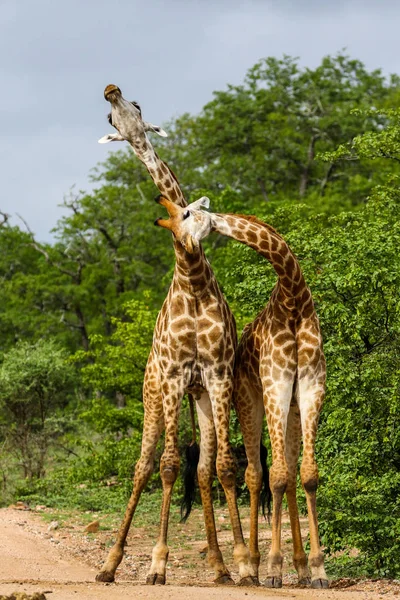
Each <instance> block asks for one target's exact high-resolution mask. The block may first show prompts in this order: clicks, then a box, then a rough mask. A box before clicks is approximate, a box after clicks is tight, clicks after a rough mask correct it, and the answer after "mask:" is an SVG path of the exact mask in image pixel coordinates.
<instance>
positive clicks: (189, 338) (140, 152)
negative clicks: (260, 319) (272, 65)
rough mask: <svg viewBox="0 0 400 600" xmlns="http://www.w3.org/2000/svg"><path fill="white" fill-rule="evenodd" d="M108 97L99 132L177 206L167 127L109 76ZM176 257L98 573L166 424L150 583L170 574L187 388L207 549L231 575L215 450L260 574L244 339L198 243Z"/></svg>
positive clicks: (106, 574) (242, 564)
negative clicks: (250, 534) (240, 363)
mask: <svg viewBox="0 0 400 600" xmlns="http://www.w3.org/2000/svg"><path fill="white" fill-rule="evenodd" d="M104 96H105V99H106V100H108V101H109V102H110V103H111V114H110V115H109V122H110V123H111V124H112V125H113V126H114V127H115V129H116V130H117V132H118V133H116V134H112V135H107V136H104V137H103V138H101V139H100V140H99V141H100V142H102V143H104V142H108V141H120V140H126V141H128V142H129V144H130V145H131V147H132V148H133V151H134V153H135V154H136V156H137V157H138V158H139V160H141V161H142V162H143V163H144V165H145V166H146V168H147V170H148V171H149V173H150V175H151V177H152V179H153V181H154V183H155V184H156V186H157V187H158V189H159V191H160V192H161V193H163V194H164V195H165V196H167V197H168V198H169V199H170V200H171V201H173V202H174V203H176V205H177V206H181V207H185V206H186V204H187V203H186V200H185V198H184V196H183V193H182V191H181V188H180V186H179V183H178V180H177V178H176V177H175V175H174V173H173V172H172V171H171V170H170V168H169V167H168V166H167V165H166V163H165V162H163V161H162V160H161V159H160V158H159V156H158V155H157V154H156V152H155V150H154V148H153V146H152V144H151V143H150V141H149V140H148V138H147V136H146V131H147V130H152V131H155V132H156V133H159V134H160V135H166V134H165V132H164V131H163V130H161V129H160V128H159V127H157V126H154V125H151V124H148V123H145V122H144V121H143V119H142V115H141V109H140V107H139V105H138V104H137V103H135V102H128V101H127V100H125V99H124V98H123V96H122V94H121V90H120V89H119V88H118V87H117V86H115V85H108V86H107V87H106V89H105V91H104ZM174 249H175V257H176V264H175V270H174V275H173V280H172V283H171V286H170V288H169V291H168V295H167V297H166V299H165V301H164V304H163V306H162V308H161V310H160V313H159V315H158V318H157V322H156V326H155V330H154V336H153V345H152V348H151V351H150V355H149V358H148V362H147V366H146V371H145V376H144V384H143V403H144V425H143V437H142V449H141V456H140V459H139V461H138V463H137V465H136V468H135V475H134V480H133V490H132V495H131V497H130V500H129V502H128V506H127V509H126V513H125V516H124V519H123V521H122V524H121V526H120V529H119V532H118V535H117V539H116V542H115V544H114V546H113V547H112V548H111V550H110V552H109V554H108V557H107V559H106V562H105V564H104V565H103V567H102V569H101V571H100V572H99V573H98V575H97V577H96V579H97V580H98V581H114V578H115V571H116V569H117V567H118V565H119V563H120V562H121V560H122V557H123V549H124V544H125V540H126V537H127V534H128V531H129V527H130V524H131V521H132V518H133V515H134V512H135V509H136V506H137V503H138V501H139V498H140V495H141V492H142V491H143V489H144V487H145V485H146V483H147V481H148V479H149V477H150V475H151V472H152V469H153V463H154V453H155V449H156V445H157V442H158V440H159V438H160V435H161V433H162V431H163V429H165V446H164V452H163V454H162V457H161V462H160V473H161V480H162V487H163V496H162V507H161V518H160V535H159V538H158V541H157V543H156V545H155V547H154V549H153V553H152V563H151V567H150V572H149V574H148V577H147V583H148V584H152V585H154V584H164V583H165V576H166V563H167V559H168V546H167V533H168V519H169V509H170V501H171V494H172V488H173V485H174V482H175V480H176V478H177V475H178V470H179V463H180V458H179V453H178V447H177V436H178V417H179V411H180V406H181V402H182V398H183V395H184V393H185V391H187V392H190V393H191V394H192V395H193V396H194V397H195V399H196V409H197V414H198V422H199V427H200V437H201V439H200V459H199V464H198V469H197V474H198V482H199V487H200V493H201V499H202V503H203V511H204V519H205V527H206V533H207V540H208V548H209V550H208V559H209V563H210V565H211V566H212V567H213V569H214V571H215V577H216V578H215V582H216V583H233V580H232V578H231V576H230V573H229V571H228V569H227V568H226V566H225V564H224V561H223V558H222V554H221V551H220V548H219V545H218V540H217V534H216V528H215V520H214V513H213V506H212V495H211V486H212V480H213V475H214V466H215V454H216V467H217V475H218V478H219V480H220V482H221V484H222V487H223V489H224V492H225V495H226V499H227V504H228V508H229V513H230V519H231V524H232V530H233V537H234V559H235V561H236V563H237V564H238V567H239V575H240V582H241V583H242V584H243V585H245V584H256V583H257V581H256V579H255V577H254V572H255V571H254V566H253V564H252V562H251V559H250V553H249V550H248V548H247V546H246V545H245V543H244V538H243V533H242V528H241V523H240V517H239V512H238V507H237V499H236V485H235V479H236V477H235V464H234V460H233V457H232V454H231V448H230V444H229V431H228V430H229V416H230V406H231V398H232V393H233V368H234V357H235V350H236V345H237V338H236V325H235V320H234V317H233V315H232V313H231V311H230V309H229V307H228V304H227V302H226V300H225V299H224V297H223V295H222V292H221V290H220V288H219V286H218V283H217V280H216V278H215V276H214V273H213V271H212V269H211V266H210V264H209V262H208V261H207V260H206V258H205V255H204V252H203V250H202V248H201V247H200V246H199V249H198V252H197V254H196V256H193V255H192V254H190V253H188V252H187V251H186V250H185V249H184V248H183V246H182V245H181V244H180V243H179V242H177V241H174Z"/></svg>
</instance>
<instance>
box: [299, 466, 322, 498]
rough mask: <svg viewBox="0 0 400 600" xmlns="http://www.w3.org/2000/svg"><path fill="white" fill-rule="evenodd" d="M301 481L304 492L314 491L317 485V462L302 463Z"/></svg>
mask: <svg viewBox="0 0 400 600" xmlns="http://www.w3.org/2000/svg"><path fill="white" fill-rule="evenodd" d="M300 475H301V483H302V484H303V487H304V489H305V491H306V492H310V493H312V492H315V491H316V490H317V487H318V467H317V463H315V462H314V463H309V464H302V465H301V469H300Z"/></svg>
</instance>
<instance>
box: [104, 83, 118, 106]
mask: <svg viewBox="0 0 400 600" xmlns="http://www.w3.org/2000/svg"><path fill="white" fill-rule="evenodd" d="M104 98H105V99H106V100H107V101H108V102H114V101H115V100H117V99H118V98H122V92H121V90H120V89H119V87H118V86H117V85H114V84H113V83H110V85H108V86H107V87H106V88H105V90H104Z"/></svg>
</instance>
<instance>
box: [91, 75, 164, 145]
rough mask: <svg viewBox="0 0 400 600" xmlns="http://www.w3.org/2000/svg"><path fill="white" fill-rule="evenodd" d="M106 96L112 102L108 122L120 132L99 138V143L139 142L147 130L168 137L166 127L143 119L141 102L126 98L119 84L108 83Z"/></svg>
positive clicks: (105, 91)
mask: <svg viewBox="0 0 400 600" xmlns="http://www.w3.org/2000/svg"><path fill="white" fill-rule="evenodd" d="M104 97H105V99H106V100H107V101H108V102H110V104H111V112H110V114H109V115H108V122H109V123H110V125H112V126H113V127H115V129H116V130H117V131H118V133H109V134H107V135H104V136H103V137H102V138H100V139H99V144H107V143H108V142H123V141H124V140H126V141H127V142H131V143H135V142H136V143H137V142H139V141H141V140H142V139H143V137H145V133H146V131H153V132H154V133H157V134H158V135H161V137H167V134H166V133H165V131H164V129H161V127H159V126H158V125H153V124H152V123H147V122H146V121H143V119H142V111H141V110H140V106H139V104H138V103H137V102H129V101H128V100H125V98H124V97H123V96H122V93H121V90H120V89H119V87H118V86H116V85H113V84H111V85H108V86H107V87H106V89H105V90H104Z"/></svg>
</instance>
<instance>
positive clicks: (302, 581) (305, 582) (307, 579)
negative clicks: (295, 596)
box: [299, 577, 311, 587]
mask: <svg viewBox="0 0 400 600" xmlns="http://www.w3.org/2000/svg"><path fill="white" fill-rule="evenodd" d="M310 583H311V577H303V578H302V579H299V585H301V586H302V587H306V586H309V585H310Z"/></svg>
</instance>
